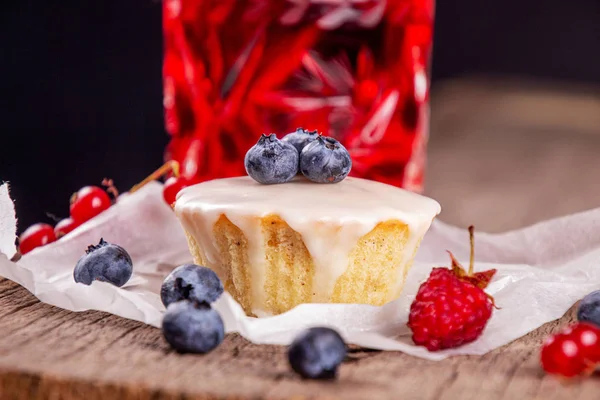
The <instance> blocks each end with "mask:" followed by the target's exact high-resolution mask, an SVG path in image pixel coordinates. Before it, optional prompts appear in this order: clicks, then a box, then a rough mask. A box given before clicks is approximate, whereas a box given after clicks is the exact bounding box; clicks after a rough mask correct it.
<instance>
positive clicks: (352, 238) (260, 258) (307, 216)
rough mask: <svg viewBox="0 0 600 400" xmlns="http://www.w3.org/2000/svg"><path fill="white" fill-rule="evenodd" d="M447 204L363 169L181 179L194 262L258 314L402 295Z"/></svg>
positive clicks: (181, 204)
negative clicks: (270, 179) (275, 180)
mask: <svg viewBox="0 0 600 400" xmlns="http://www.w3.org/2000/svg"><path fill="white" fill-rule="evenodd" d="M439 212H440V205H439V204H438V203H437V202H436V201H435V200H432V199H430V198H427V197H424V196H421V195H418V194H415V193H412V192H409V191H406V190H403V189H399V188H396V187H394V186H390V185H386V184H383V183H379V182H375V181H369V180H364V179H358V178H346V179H345V180H344V181H342V182H340V183H337V184H335V185H320V184H315V183H311V182H309V181H307V180H305V179H302V178H296V179H295V180H293V181H292V182H289V183H286V184H283V185H261V184H259V183H257V182H255V181H253V180H252V179H251V178H249V177H239V178H228V179H217V180H213V181H208V182H204V183H200V184H197V185H194V186H190V187H187V188H185V189H183V190H182V191H181V192H180V193H179V195H178V196H177V201H176V203H175V213H176V214H177V216H178V218H179V220H180V221H181V224H182V226H183V228H184V230H185V232H186V235H187V238H188V243H189V247H190V251H191V253H192V256H193V258H194V262H196V263H197V264H200V265H204V266H207V267H209V268H211V269H213V270H214V271H215V272H216V273H217V274H218V275H219V277H220V278H221V279H222V280H223V282H224V285H225V289H226V290H227V291H228V292H229V293H230V294H231V295H232V296H233V297H234V298H235V299H236V300H237V301H238V302H239V303H240V304H241V305H242V307H243V308H244V310H245V311H246V313H247V314H248V315H255V316H268V315H275V314H280V313H283V312H285V311H288V310H290V309H291V308H293V307H295V306H297V305H298V304H302V303H360V304H371V305H382V304H385V303H387V302H389V301H392V300H394V299H396V298H398V296H399V295H400V293H401V291H402V287H403V285H404V281H405V278H406V275H407V273H408V270H409V268H410V267H411V265H412V261H413V258H414V256H415V253H416V251H417V248H418V246H419V244H420V242H421V239H422V238H423V236H424V235H425V232H426V231H427V229H429V226H430V225H431V222H432V220H433V218H435V216H436V215H437V214H439Z"/></svg>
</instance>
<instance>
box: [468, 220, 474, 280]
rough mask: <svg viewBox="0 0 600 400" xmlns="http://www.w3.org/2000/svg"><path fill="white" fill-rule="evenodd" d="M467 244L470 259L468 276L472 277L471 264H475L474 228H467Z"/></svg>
mask: <svg viewBox="0 0 600 400" xmlns="http://www.w3.org/2000/svg"><path fill="white" fill-rule="evenodd" d="M469 242H470V243H471V257H470V259H469V276H471V275H473V264H475V227H474V226H473V225H471V226H469Z"/></svg>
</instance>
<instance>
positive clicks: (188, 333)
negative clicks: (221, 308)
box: [162, 300, 225, 353]
mask: <svg viewBox="0 0 600 400" xmlns="http://www.w3.org/2000/svg"><path fill="white" fill-rule="evenodd" d="M162 332H163V336H164V337H165V340H166V341H167V342H168V343H169V344H170V345H171V347H173V348H174V349H175V350H177V351H178V352H180V353H208V352H209V351H211V350H213V349H215V348H216V347H217V346H218V345H219V344H221V342H222V341H223V337H224V336H225V327H224V326H223V320H222V319H221V316H220V315H219V313H217V312H216V311H215V310H213V309H212V308H211V307H210V305H208V304H205V303H197V302H193V301H187V300H183V301H178V302H176V303H172V304H171V305H169V307H167V311H166V312H165V315H164V317H163V321H162Z"/></svg>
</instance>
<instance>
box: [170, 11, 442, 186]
mask: <svg viewBox="0 0 600 400" xmlns="http://www.w3.org/2000/svg"><path fill="white" fill-rule="evenodd" d="M163 4H164V10H163V11H164V13H163V26H164V38H165V59H164V69H163V75H164V106H165V116H166V128H167V131H168V132H169V133H170V134H171V135H172V140H171V143H170V144H169V147H168V149H167V153H166V157H167V158H168V159H175V160H177V161H179V162H180V163H181V165H182V171H183V173H184V174H186V175H188V176H194V177H195V178H197V179H198V180H207V179H213V178H223V177H229V176H239V175H244V174H245V171H244V165H243V159H244V155H245V153H246V151H247V150H248V149H249V148H250V147H251V146H253V145H254V144H255V143H256V141H257V139H258V137H259V135H260V134H261V133H271V132H274V133H277V134H278V137H280V138H281V137H282V136H283V135H284V134H286V133H289V132H293V131H294V130H295V129H296V128H297V127H303V128H306V129H309V130H313V129H318V130H319V131H320V132H322V133H323V134H324V135H328V136H333V137H335V138H337V139H338V140H340V141H341V142H342V143H343V144H344V145H345V146H346V147H347V148H348V150H349V151H350V153H351V155H352V160H353V169H352V172H351V175H353V176H358V177H363V178H367V179H373V180H377V181H381V182H385V183H390V184H393V185H396V186H401V187H405V188H407V189H410V190H414V191H420V190H421V189H422V184H423V169H424V164H425V147H426V142H427V128H428V127H427V118H428V108H427V104H428V88H429V79H428V76H427V67H428V63H429V55H430V50H431V41H432V25H433V1H432V0H388V1H366V0H243V1H235V0H210V1H209V0H164V2H163Z"/></svg>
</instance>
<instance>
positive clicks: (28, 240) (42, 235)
mask: <svg viewBox="0 0 600 400" xmlns="http://www.w3.org/2000/svg"><path fill="white" fill-rule="evenodd" d="M55 240H56V235H55V234H54V228H52V227H51V226H50V225H48V224H41V223H40V224H34V225H31V226H30V227H29V228H27V229H26V230H25V232H23V233H22V234H21V236H20V237H19V251H20V252H21V254H27V253H29V252H30V251H31V250H33V249H35V248H36V247H41V246H45V245H47V244H48V243H52V242H54V241H55Z"/></svg>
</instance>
